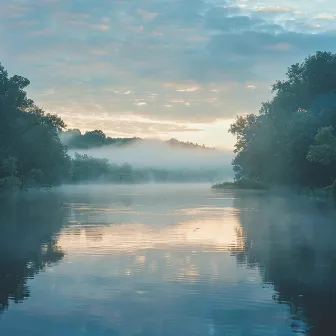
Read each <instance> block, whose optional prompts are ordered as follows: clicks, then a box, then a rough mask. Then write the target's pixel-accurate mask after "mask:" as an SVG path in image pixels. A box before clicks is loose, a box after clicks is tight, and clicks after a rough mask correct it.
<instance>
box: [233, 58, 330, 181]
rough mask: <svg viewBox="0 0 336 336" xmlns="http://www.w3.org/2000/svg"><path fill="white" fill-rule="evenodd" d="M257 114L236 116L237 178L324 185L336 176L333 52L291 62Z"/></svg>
mask: <svg viewBox="0 0 336 336" xmlns="http://www.w3.org/2000/svg"><path fill="white" fill-rule="evenodd" d="M273 92H274V97H273V99H272V100H271V101H268V102H265V103H263V104H262V106H261V109H260V112H259V114H258V115H254V114H250V115H247V116H238V117H237V119H236V122H235V123H234V124H233V125H231V128H230V132H231V133H232V134H234V135H236V136H237V142H236V145H235V152H236V153H237V155H236V157H235V159H234V161H233V168H234V171H235V178H236V180H242V179H243V180H256V181H261V182H263V183H266V184H267V185H270V186H276V185H290V186H300V187H322V186H327V185H330V184H331V183H332V182H333V181H334V180H335V178H336V137H335V130H336V54H332V53H329V52H317V53H316V54H315V55H313V56H309V57H308V58H306V60H305V61H304V62H303V63H302V64H294V65H292V66H291V67H290V68H289V69H288V71H287V74H286V79H285V80H284V81H277V82H276V83H275V84H274V85H273Z"/></svg>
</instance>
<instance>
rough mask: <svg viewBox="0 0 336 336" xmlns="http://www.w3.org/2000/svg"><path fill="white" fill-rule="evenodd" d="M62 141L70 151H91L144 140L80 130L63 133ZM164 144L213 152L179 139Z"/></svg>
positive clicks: (207, 148)
mask: <svg viewBox="0 0 336 336" xmlns="http://www.w3.org/2000/svg"><path fill="white" fill-rule="evenodd" d="M61 139H62V141H63V142H64V143H65V144H66V145H67V147H68V148H69V149H91V148H97V147H102V146H125V145H131V144H134V143H136V142H137V143H138V142H140V141H143V140H144V139H142V138H139V137H133V138H111V137H108V136H106V134H105V133H104V132H103V131H101V130H94V131H88V132H85V133H83V134H82V133H81V131H80V130H79V129H69V130H67V131H65V132H62V133H61ZM164 143H166V144H168V145H170V146H175V147H179V148H192V149H206V150H211V149H212V150H213V149H214V148H209V147H206V146H204V145H202V146H201V145H199V144H195V143H193V142H183V141H179V140H177V139H170V140H167V141H164Z"/></svg>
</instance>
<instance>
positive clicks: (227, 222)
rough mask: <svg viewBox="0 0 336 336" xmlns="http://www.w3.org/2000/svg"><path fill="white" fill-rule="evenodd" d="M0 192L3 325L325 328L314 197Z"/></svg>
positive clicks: (175, 334)
mask: <svg viewBox="0 0 336 336" xmlns="http://www.w3.org/2000/svg"><path fill="white" fill-rule="evenodd" d="M0 202H1V203H0V208H1V209H0V335H4V336H5V335H11V336H13V335H34V336H39V335H44V336H45V335H48V336H54V335H55V336H56V335H57V336H58V335H65V336H66V335H70V336H77V335H89V336H91V335H92V336H99V335H110V336H119V335H120V336H126V335H127V336H131V335H132V336H133V335H134V336H135V335H136V336H140V335H141V336H152V335H158V336H161V335H162V336H179V335H181V336H186V335H200V336H201V335H202V336H206V335H209V336H210V335H211V336H215V335H225V336H226V335H230V336H231V335H232V336H236V335H237V336H238V335H239V336H240V335H244V336H245V335H246V336H249V335H256V336H258V335H267V336H271V335H293V334H295V335H313V336H315V335H328V336H331V335H336V329H333V328H334V326H335V324H336V243H335V241H336V220H335V218H336V217H335V213H334V212H333V210H331V209H329V208H328V207H327V206H326V205H323V204H321V203H316V202H312V201H308V200H306V199H303V198H298V197H289V196H287V197H280V196H270V195H266V194H262V193H260V194H257V193H251V192H218V191H213V190H211V189H210V188H209V186H205V185H169V186H168V185H166V186H164V185H148V186H99V187H98V186H89V187H87V186H86V187H84V186H83V187H68V188H61V189H58V190H54V191H52V192H27V193H25V194H24V195H18V196H11V197H10V198H9V197H4V196H2V198H1V200H0Z"/></svg>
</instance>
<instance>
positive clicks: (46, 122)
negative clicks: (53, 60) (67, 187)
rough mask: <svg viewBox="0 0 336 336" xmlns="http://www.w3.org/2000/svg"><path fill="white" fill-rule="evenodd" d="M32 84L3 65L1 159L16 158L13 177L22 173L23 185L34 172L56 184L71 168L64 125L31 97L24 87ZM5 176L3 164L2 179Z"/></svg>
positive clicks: (0, 78) (0, 69)
mask: <svg viewBox="0 0 336 336" xmlns="http://www.w3.org/2000/svg"><path fill="white" fill-rule="evenodd" d="M29 84H30V82H29V80H28V79H26V78H24V77H21V76H17V75H15V76H13V77H9V75H8V73H7V71H6V70H5V69H4V68H3V66H2V65H1V64H0V162H6V161H4V160H15V162H16V173H15V174H14V175H13V174H12V175H10V176H16V177H19V176H20V179H21V185H22V183H23V180H26V179H27V177H28V176H32V173H33V174H34V177H35V178H36V177H37V175H39V178H40V179H41V181H40V182H41V183H48V184H57V183H60V182H61V181H62V180H63V179H64V178H65V177H66V175H67V173H68V168H69V157H68V155H67V153H66V147H65V146H64V145H63V144H62V142H61V141H60V139H59V136H58V135H59V132H60V131H62V130H63V129H64V128H65V124H64V122H63V120H62V119H61V118H60V117H58V116H57V115H52V114H48V113H45V112H44V111H43V110H42V109H41V108H39V107H38V106H36V105H35V104H34V102H33V100H31V99H28V97H27V93H26V91H24V89H25V88H26V87H27V86H28V85H29ZM12 162H14V161H12ZM1 167H2V168H1ZM37 172H39V173H38V174H37ZM6 176H8V172H6V170H5V169H4V166H3V165H2V166H0V178H6ZM23 177H24V178H23Z"/></svg>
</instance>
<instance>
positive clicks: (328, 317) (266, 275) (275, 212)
mask: <svg viewBox="0 0 336 336" xmlns="http://www.w3.org/2000/svg"><path fill="white" fill-rule="evenodd" d="M235 205H236V207H237V208H238V209H239V210H240V211H239V217H240V221H241V224H242V227H243V230H244V235H245V240H246V242H245V249H244V251H233V253H234V254H235V255H236V256H237V260H238V262H239V263H246V264H247V265H248V266H249V267H255V266H258V267H259V269H260V271H261V274H262V277H263V281H264V282H265V283H266V284H271V285H273V287H274V289H275V292H276V295H275V297H274V299H275V300H276V301H277V302H279V303H286V304H288V305H289V307H290V311H291V313H292V317H293V324H292V328H293V330H294V331H298V330H299V329H300V328H302V323H301V322H305V324H306V325H307V326H308V327H307V328H308V329H307V330H305V332H306V333H307V334H308V335H312V336H317V335H318V336H321V335H331V334H333V333H332V331H333V330H334V320H335V316H336V286H335V284H336V245H335V236H336V225H335V223H336V216H335V211H334V210H332V209H330V208H328V206H327V205H324V204H323V203H318V202H313V201H309V200H308V199H304V198H299V197H286V198H284V197H275V196H274V197H270V196H267V195H259V196H255V195H254V196H252V195H248V194H245V195H241V194H240V195H239V197H236V200H235ZM300 325H301V327H300Z"/></svg>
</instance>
